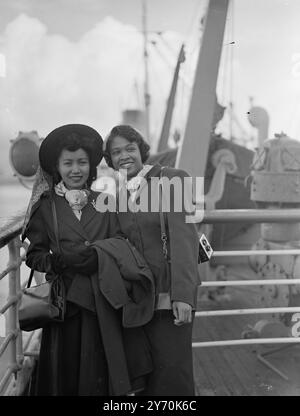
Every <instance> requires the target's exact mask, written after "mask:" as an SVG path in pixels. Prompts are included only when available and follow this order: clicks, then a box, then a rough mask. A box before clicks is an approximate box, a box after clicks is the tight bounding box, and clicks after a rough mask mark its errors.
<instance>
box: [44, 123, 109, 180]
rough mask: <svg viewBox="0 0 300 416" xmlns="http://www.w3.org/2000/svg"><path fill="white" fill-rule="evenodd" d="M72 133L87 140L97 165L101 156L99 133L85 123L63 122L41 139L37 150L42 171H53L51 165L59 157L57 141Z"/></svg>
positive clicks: (101, 144) (101, 142)
mask: <svg viewBox="0 0 300 416" xmlns="http://www.w3.org/2000/svg"><path fill="white" fill-rule="evenodd" d="M72 133H76V134H78V135H79V136H81V137H84V138H85V139H86V140H88V144H89V147H90V148H91V150H92V152H91V154H92V157H93V163H95V165H96V166H97V165H98V164H99V163H100V161H101V159H102V156H103V140H102V137H101V136H100V134H99V133H98V132H97V131H96V130H95V129H93V128H92V127H89V126H86V125H85V124H65V125H64V126H61V127H57V128H56V129H54V130H53V131H51V133H49V134H48V136H46V137H45V139H44V140H43V141H42V143H41V146H40V150H39V160H40V165H41V167H42V169H43V170H44V171H46V172H47V173H49V174H50V175H51V174H52V172H53V167H54V166H55V165H56V163H57V159H58V157H59V154H58V152H59V149H61V147H60V144H59V142H61V140H62V139H63V138H65V137H66V136H69V135H70V134H72Z"/></svg>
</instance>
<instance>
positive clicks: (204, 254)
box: [159, 167, 213, 274]
mask: <svg viewBox="0 0 300 416" xmlns="http://www.w3.org/2000/svg"><path fill="white" fill-rule="evenodd" d="M163 170H164V167H162V169H161V171H160V179H161V178H162V172H163ZM162 199H163V190H162V184H161V183H160V186H159V219H160V232H161V241H162V249H163V255H164V257H165V259H166V262H167V264H168V267H167V271H168V274H170V270H169V268H170V259H169V256H168V235H167V230H166V221H167V220H165V215H164V212H163V210H162ZM212 254H213V249H212V247H211V245H210V243H209V241H208V239H207V238H206V236H205V235H204V234H202V235H201V236H200V238H199V248H198V264H200V263H205V262H207V261H209V260H210V258H211V256H212Z"/></svg>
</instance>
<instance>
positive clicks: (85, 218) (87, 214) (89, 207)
mask: <svg viewBox="0 0 300 416" xmlns="http://www.w3.org/2000/svg"><path fill="white" fill-rule="evenodd" d="M97 196H98V194H96V193H95V192H93V191H91V193H90V195H89V198H88V203H87V204H86V206H85V207H84V208H83V209H82V214H81V219H80V224H81V225H82V227H83V228H85V227H86V226H87V224H89V222H90V221H92V219H93V218H94V217H95V215H96V214H97V211H96V209H95V208H94V206H93V204H92V202H93V201H95V202H96V199H97Z"/></svg>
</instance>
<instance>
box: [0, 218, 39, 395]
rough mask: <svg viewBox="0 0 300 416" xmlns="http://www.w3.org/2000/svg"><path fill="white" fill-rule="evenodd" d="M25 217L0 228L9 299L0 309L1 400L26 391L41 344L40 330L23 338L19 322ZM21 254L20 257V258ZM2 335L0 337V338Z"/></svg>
mask: <svg viewBox="0 0 300 416" xmlns="http://www.w3.org/2000/svg"><path fill="white" fill-rule="evenodd" d="M23 221H24V215H23V214H22V215H20V216H18V217H15V218H14V219H12V220H11V221H8V222H7V223H6V224H5V225H3V226H2V227H1V230H0V249H3V248H4V247H6V246H7V248H8V265H7V267H6V268H5V270H3V271H2V272H1V273H0V280H2V279H4V278H5V277H8V279H9V281H8V298H7V301H6V303H5V304H4V305H3V306H2V305H1V306H0V319H1V328H2V331H3V328H5V334H4V337H1V344H0V369H1V374H0V396H7V395H9V396H19V395H21V394H23V392H24V391H25V389H26V387H27V385H28V383H29V380H30V377H31V374H32V370H33V368H34V364H35V358H36V355H38V348H39V343H40V333H41V331H40V330H37V331H33V332H30V333H26V334H25V335H26V336H25V337H23V336H22V331H21V330H20V327H19V320H18V305H19V302H20V299H21V297H22V293H23V292H22V291H23V289H24V287H25V286H26V283H27V282H26V280H25V281H24V282H23V283H22V284H21V264H22V262H23V261H24V259H25V252H26V248H27V244H26V243H22V242H21V238H20V236H21V232H22V225H23ZM21 250H22V251H23V253H22V254H21ZM1 335H2V334H1Z"/></svg>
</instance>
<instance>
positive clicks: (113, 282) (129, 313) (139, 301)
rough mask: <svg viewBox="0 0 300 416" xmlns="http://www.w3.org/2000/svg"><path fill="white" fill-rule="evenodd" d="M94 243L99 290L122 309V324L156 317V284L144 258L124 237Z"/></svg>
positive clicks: (137, 323)
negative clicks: (154, 314)
mask: <svg viewBox="0 0 300 416" xmlns="http://www.w3.org/2000/svg"><path fill="white" fill-rule="evenodd" d="M92 246H93V247H94V248H95V249H96V251H97V253H98V270H99V272H98V278H99V286H100V290H101V292H102V294H103V296H104V297H105V298H106V299H107V301H108V302H109V303H110V304H111V305H112V307H113V308H114V309H120V308H122V322H123V326H124V327H125V328H134V327H139V326H142V325H145V324H146V323H147V322H149V321H150V320H151V319H152V317H153V313H154V304H155V287H154V278H153V275H152V272H151V270H150V269H149V266H148V265H147V264H146V262H145V260H144V259H143V257H142V256H141V255H140V253H139V252H138V251H137V249H136V248H135V247H134V246H133V245H132V244H130V242H129V241H128V240H127V239H124V238H119V237H118V238H116V237H114V238H107V239H105V240H97V241H95V243H93V244H92ZM112 259H113V260H114V261H112Z"/></svg>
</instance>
